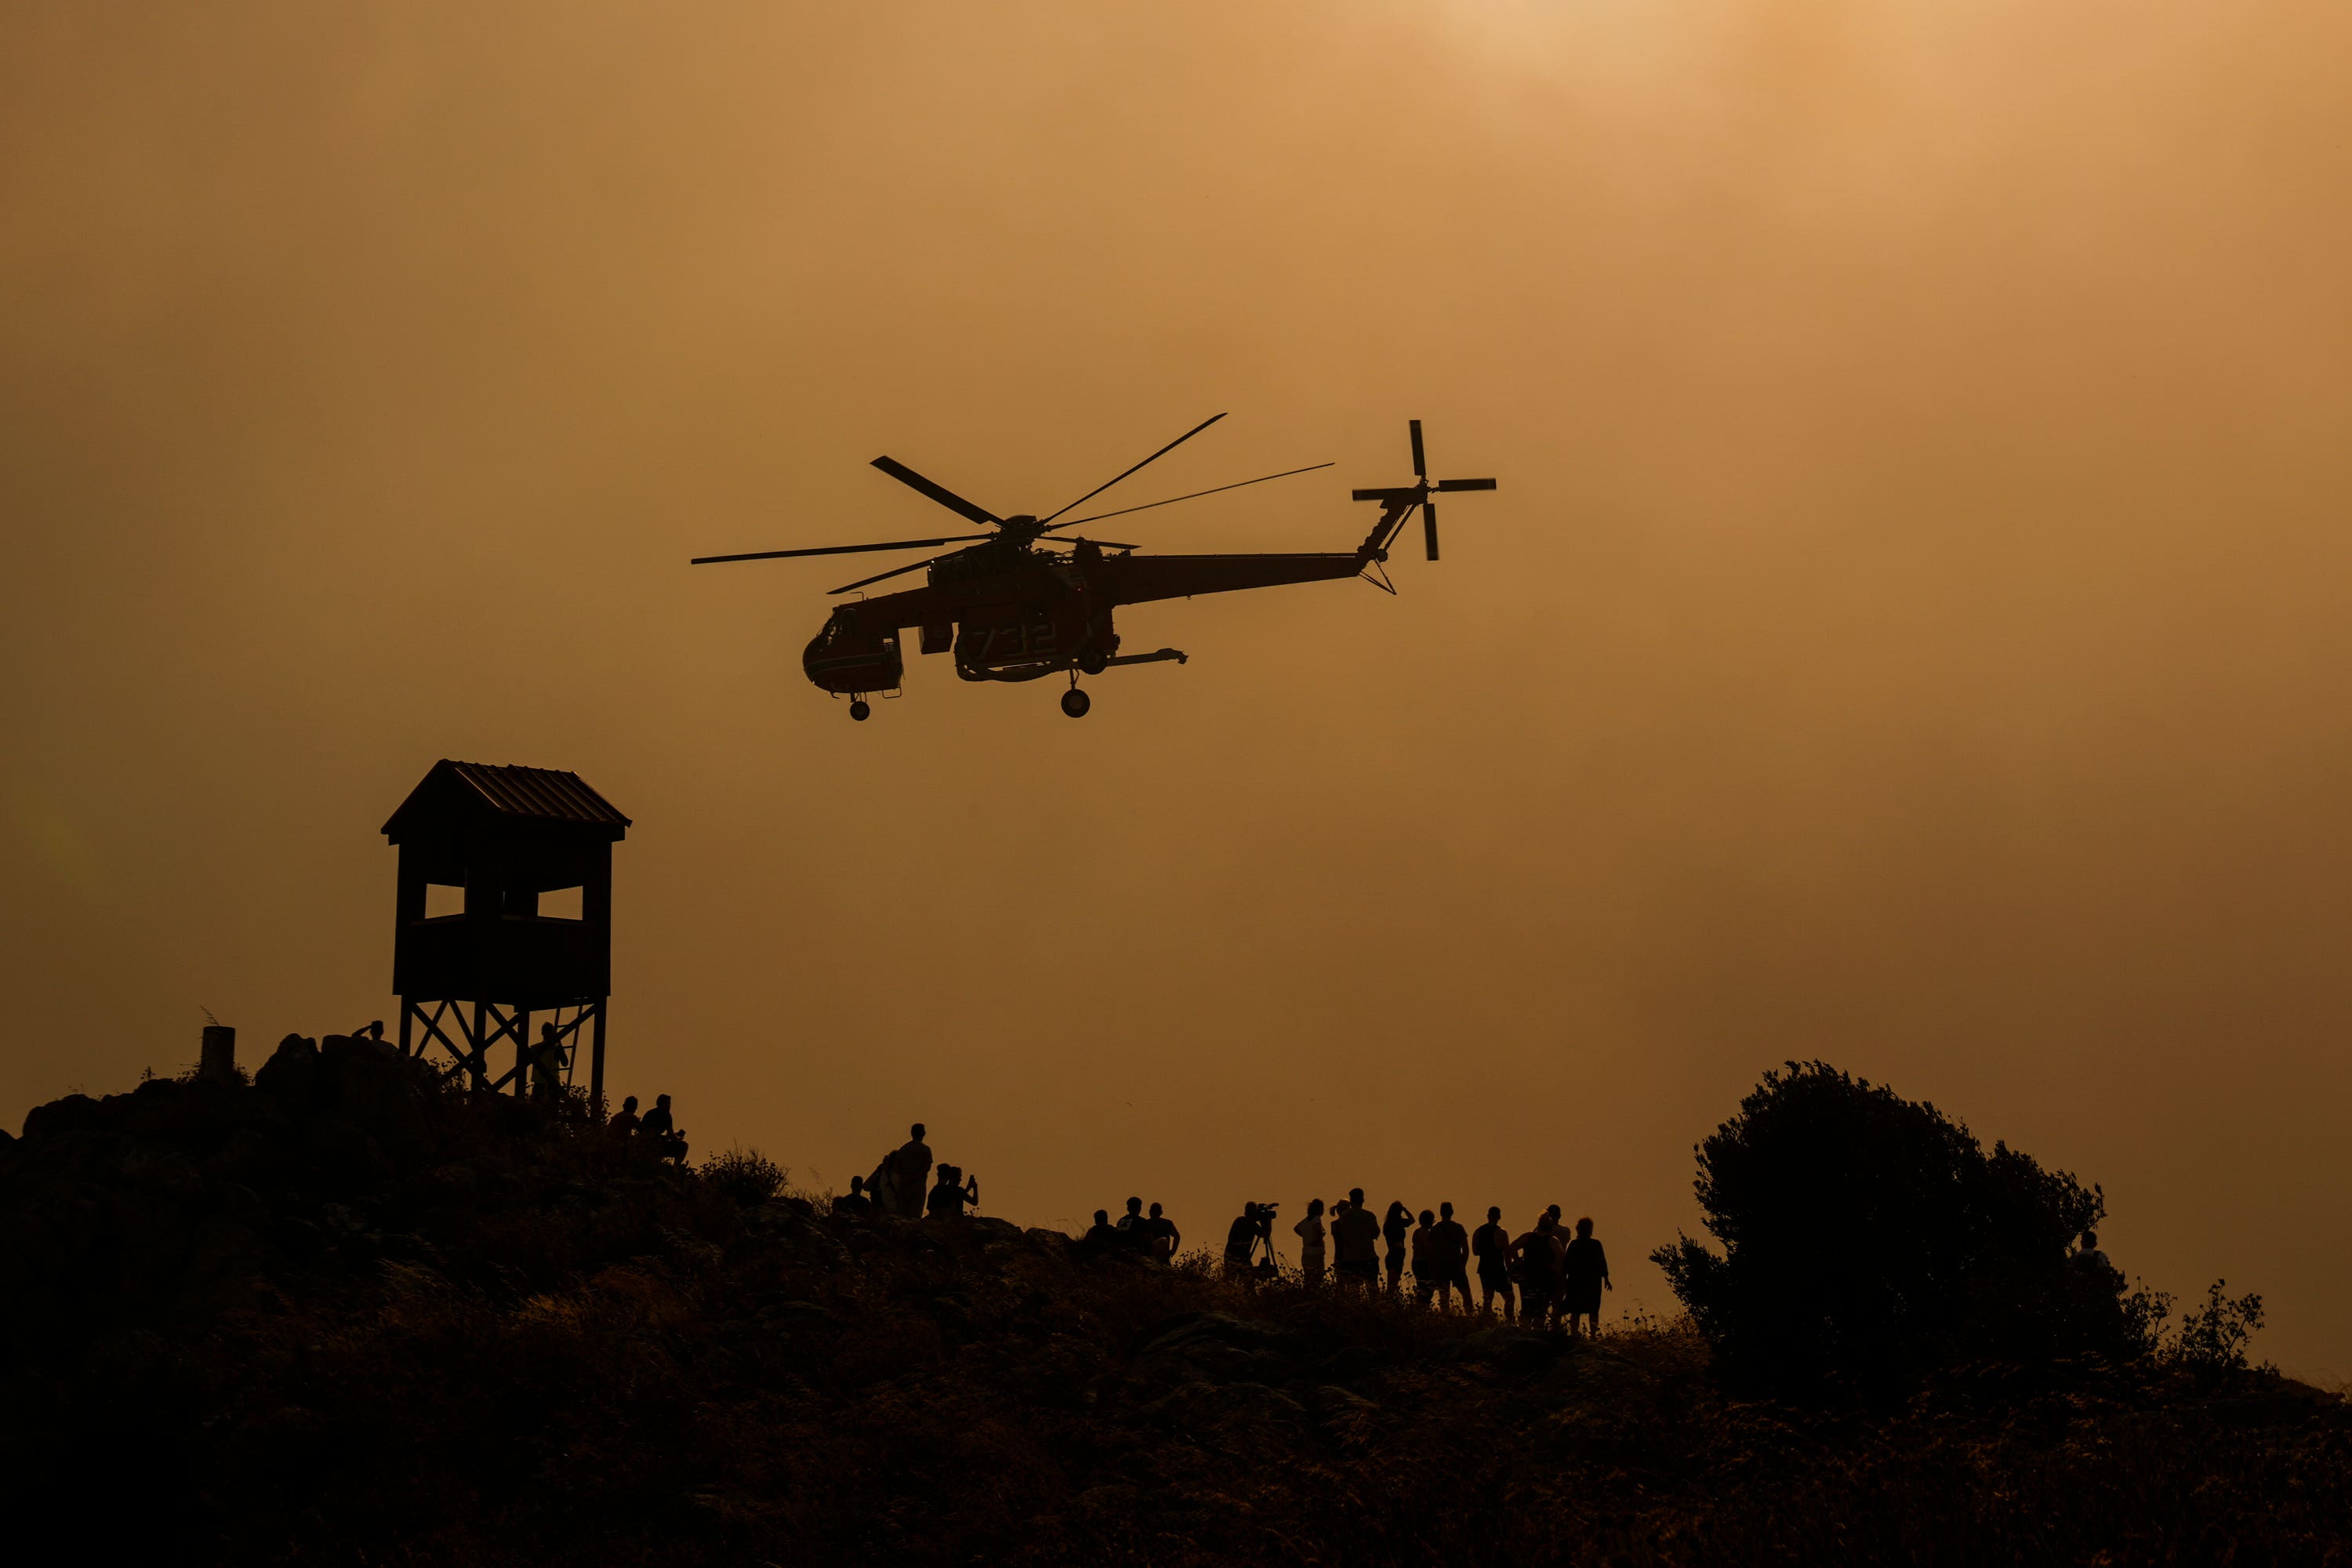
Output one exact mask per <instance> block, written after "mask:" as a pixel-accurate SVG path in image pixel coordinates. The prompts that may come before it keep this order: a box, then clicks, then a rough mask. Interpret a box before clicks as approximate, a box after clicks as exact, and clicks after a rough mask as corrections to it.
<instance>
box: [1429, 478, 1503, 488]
mask: <svg viewBox="0 0 2352 1568" xmlns="http://www.w3.org/2000/svg"><path fill="white" fill-rule="evenodd" d="M1494 488H1495V481H1494V480H1492V479H1440V480H1438V481H1437V483H1436V485H1435V486H1433V489H1441V490H1491V489H1494Z"/></svg>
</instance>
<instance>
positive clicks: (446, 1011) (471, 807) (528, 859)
mask: <svg viewBox="0 0 2352 1568" xmlns="http://www.w3.org/2000/svg"><path fill="white" fill-rule="evenodd" d="M628 830H629V819H628V818H627V817H625V816H622V815H621V814H620V813H619V812H618V811H616V810H615V809H614V807H613V805H612V803H611V802H610V801H607V800H606V799H605V798H604V796H603V795H598V794H597V793H596V792H595V791H594V790H593V789H590V788H589V787H588V786H587V784H583V783H582V782H581V778H580V775H579V774H577V773H557V772H554V771H553V770H551V769H548V768H518V767H491V766H488V765H487V764H484V763H457V762H449V761H447V760H446V759H445V760H444V761H441V762H438V763H434V764H433V770H432V771H431V772H430V773H426V774H425V778H424V781H423V782H422V783H420V784H418V785H417V786H416V787H415V789H413V790H411V791H409V794H408V798H407V799H406V800H404V801H403V802H401V805H400V809H399V810H398V811H395V812H394V813H393V814H392V820H391V821H389V822H387V823H385V824H384V825H383V836H384V837H386V838H387V839H389V840H391V841H392V843H393V844H394V845H396V846H397V847H399V849H400V889H399V897H398V900H397V915H396V923H395V926H394V932H393V943H392V988H393V990H394V991H395V992H397V993H399V994H400V1048H401V1052H402V1054H403V1055H407V1054H410V1053H411V1051H412V1050H413V1051H414V1052H415V1054H418V1055H423V1054H425V1053H426V1051H427V1050H428V1049H429V1047H431V1046H433V1045H434V1044H438V1045H440V1046H441V1047H443V1048H444V1049H446V1051H448V1053H449V1054H450V1055H451V1056H452V1057H453V1058H456V1060H455V1061H454V1063H453V1064H452V1065H451V1066H450V1067H449V1068H448V1069H447V1071H446V1072H445V1073H444V1074H443V1077H445V1078H455V1077H456V1076H457V1074H459V1073H461V1072H463V1073H466V1074H467V1075H468V1076H469V1078H470V1079H471V1080H472V1084H473V1087H474V1088H476V1089H491V1090H494V1091H495V1090H500V1089H505V1088H506V1087H507V1086H508V1085H509V1084H510V1083H511V1084H512V1085H513V1086H514V1091H515V1093H517V1094H521V1093H524V1092H525V1091H526V1090H527V1089H528V1088H529V1086H530V1055H531V1052H532V1051H533V1050H535V1049H536V1048H537V1042H536V1040H534V1038H533V1037H532V1034H531V1015H532V1014H534V1013H543V1014H548V1015H550V1016H551V1017H550V1018H549V1019H547V1020H542V1021H543V1022H547V1021H551V1022H552V1023H553V1024H554V1025H555V1026H556V1031H557V1037H558V1038H559V1039H561V1040H562V1042H563V1079H564V1082H565V1083H567V1084H569V1083H571V1082H572V1081H573V1078H574V1073H573V1068H574V1064H575V1063H576V1062H577V1061H578V1059H579V1055H580V1053H579V1049H578V1047H579V1043H580V1039H581V1037H582V1035H583V1033H585V1034H586V1036H587V1037H588V1040H589V1042H590V1044H589V1066H588V1092H589V1095H590V1097H591V1099H592V1100H593V1101H594V1102H595V1103H596V1104H597V1105H599V1106H601V1105H602V1104H603V1102H604V1015H605V1005H606V1001H607V999H608V998H609V997H610V995H611V994H612V990H613V846H614V844H616V843H618V842H620V840H621V838H622V837H624V836H625V835H626V834H627V832H628ZM500 1040H512V1041H513V1042H514V1045H515V1051H514V1065H513V1066H512V1067H511V1068H509V1069H508V1070H507V1071H506V1072H505V1073H504V1074H503V1075H501V1076H500V1077H499V1078H498V1079H496V1080H495V1081H493V1080H492V1079H491V1078H490V1072H491V1064H490V1048H491V1047H493V1046H495V1045H497V1044H498V1043H499V1041H500Z"/></svg>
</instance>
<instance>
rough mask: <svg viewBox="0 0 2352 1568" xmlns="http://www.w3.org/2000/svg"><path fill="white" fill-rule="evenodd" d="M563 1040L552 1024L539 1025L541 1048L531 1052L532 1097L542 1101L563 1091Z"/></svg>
mask: <svg viewBox="0 0 2352 1568" xmlns="http://www.w3.org/2000/svg"><path fill="white" fill-rule="evenodd" d="M562 1075H563V1040H562V1037H560V1036H558V1035H557V1034H556V1032H555V1026H554V1025H552V1024H541V1026H539V1048H538V1049H536V1050H534V1051H532V1052H531V1054H530V1097H531V1098H532V1099H533V1100H539V1101H541V1102H542V1103H545V1102H548V1101H551V1100H554V1099H555V1097H556V1096H557V1095H559V1094H561V1093H562V1092H563V1076H562Z"/></svg>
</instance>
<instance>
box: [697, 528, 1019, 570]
mask: <svg viewBox="0 0 2352 1568" xmlns="http://www.w3.org/2000/svg"><path fill="white" fill-rule="evenodd" d="M995 537H996V535H994V534H992V533H953V534H950V535H949V536H948V537H947V538H945V539H894V540H891V541H890V542H888V543H887V544H821V545H818V546H817V547H816V548H815V549H814V550H753V551H750V552H746V553H744V554H741V555H698V556H696V557H695V558H694V559H693V560H691V561H689V562H688V563H687V564H688V565H689V566H716V565H718V564H719V563H721V562H725V561H782V560H783V559H784V558H785V557H786V556H790V555H859V554H863V553H864V552H866V551H868V550H928V549H929V548H930V547H931V546H932V545H934V544H962V543H966V542H969V541H971V540H974V539H993V538H995Z"/></svg>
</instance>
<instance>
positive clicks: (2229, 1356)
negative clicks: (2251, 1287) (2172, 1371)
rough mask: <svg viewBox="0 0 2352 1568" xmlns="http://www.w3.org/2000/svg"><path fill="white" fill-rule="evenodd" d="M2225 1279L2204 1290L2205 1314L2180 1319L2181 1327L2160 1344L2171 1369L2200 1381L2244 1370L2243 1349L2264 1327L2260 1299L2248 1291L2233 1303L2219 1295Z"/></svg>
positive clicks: (2244, 1358)
mask: <svg viewBox="0 0 2352 1568" xmlns="http://www.w3.org/2000/svg"><path fill="white" fill-rule="evenodd" d="M2228 1283H2229V1281H2228V1280H2226V1279H2216V1280H2214V1281H2213V1283H2212V1284H2211V1285H2210V1286H2208V1287H2206V1290H2205V1310H2203V1311H2201V1312H2189V1313H2186V1314H2184V1315H2183V1316H2182V1318H2181V1320H2180V1327H2179V1329H2177V1330H2175V1331H2173V1333H2172V1335H2171V1336H2170V1337H2169V1338H2168V1339H2167V1340H2166V1341H2165V1342H2164V1344H2163V1348H2162V1352H2161V1353H2162V1355H2163V1358H2164V1360H2165V1361H2166V1362H2167V1363H2169V1364H2170V1365H2173V1366H2176V1367H2179V1369H2180V1370H2182V1371H2183V1372H2188V1373H2194V1374H2196V1375H2197V1376H2199V1377H2202V1378H2219V1377H2221V1376H2224V1375H2226V1374H2227V1373H2232V1372H2243V1371H2244V1370H2245V1369H2246V1346H2247V1345H2248V1344H2249V1343H2251V1342H2252V1340H2253V1337H2254V1331H2255V1330H2256V1329H2259V1328H2261V1327H2262V1326H2263V1299H2262V1298H2261V1297H2260V1296H2257V1295H2254V1294H2252V1292H2251V1291H2250V1292H2248V1293H2247V1294H2245V1295H2243V1296H2239V1297H2236V1298H2234V1299H2232V1298H2231V1297H2228V1296H2224V1295H2223V1294H2221V1287H2222V1286H2224V1285H2226V1284H2228Z"/></svg>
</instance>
